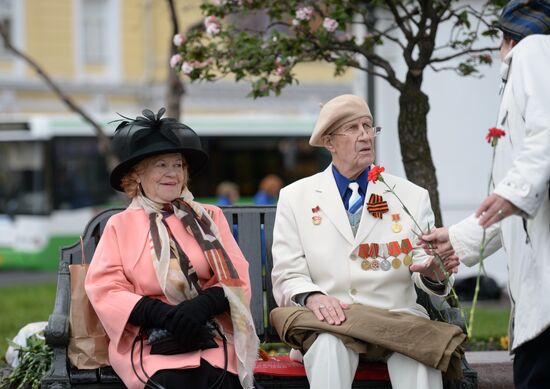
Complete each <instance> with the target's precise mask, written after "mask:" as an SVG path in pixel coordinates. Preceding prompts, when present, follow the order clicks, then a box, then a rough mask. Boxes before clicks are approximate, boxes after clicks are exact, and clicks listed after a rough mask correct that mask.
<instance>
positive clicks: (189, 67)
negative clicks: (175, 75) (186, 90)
mask: <svg viewBox="0 0 550 389" xmlns="http://www.w3.org/2000/svg"><path fill="white" fill-rule="evenodd" d="M193 70H195V67H194V66H193V64H192V63H191V62H187V61H185V62H184V63H183V65H181V72H182V73H183V74H190V73H191V72H192V71H193Z"/></svg>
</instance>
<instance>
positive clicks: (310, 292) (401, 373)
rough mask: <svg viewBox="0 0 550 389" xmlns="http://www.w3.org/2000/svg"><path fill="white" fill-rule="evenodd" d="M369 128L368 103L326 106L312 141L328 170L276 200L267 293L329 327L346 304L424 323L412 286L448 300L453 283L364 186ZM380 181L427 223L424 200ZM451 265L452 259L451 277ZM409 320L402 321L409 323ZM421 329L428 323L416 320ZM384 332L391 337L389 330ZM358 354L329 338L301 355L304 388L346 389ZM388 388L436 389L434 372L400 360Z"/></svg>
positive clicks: (349, 98)
mask: <svg viewBox="0 0 550 389" xmlns="http://www.w3.org/2000/svg"><path fill="white" fill-rule="evenodd" d="M379 131H380V128H379V127H374V125H373V118H372V115H371V113H370V110H369V107H368V105H367V103H366V102H365V101H364V100H363V99H361V98H359V97H357V96H353V95H342V96H338V97H336V98H334V99H332V100H330V101H329V102H328V103H326V104H325V105H324V106H323V107H322V109H321V112H320V115H319V118H318V120H317V123H316V125H315V128H314V130H313V133H312V135H311V138H310V141H309V143H310V144H311V145H312V146H316V147H325V148H326V149H327V150H328V151H329V152H330V154H331V156H332V163H331V164H330V166H328V167H327V168H326V169H325V170H324V171H323V172H321V173H318V174H315V175H313V176H311V177H307V178H304V179H302V180H299V181H297V182H295V183H293V184H291V185H289V186H287V187H285V188H283V189H282V190H281V192H280V195H279V202H278V206H277V215H276V220H275V229H274V236H273V272H272V279H273V294H274V296H275V299H276V301H277V303H278V304H279V306H286V307H288V306H296V305H303V306H305V307H307V308H309V309H310V310H311V311H312V312H313V313H314V314H315V317H316V318H317V319H318V320H319V321H321V322H325V323H328V324H330V325H331V327H332V326H334V327H338V326H341V325H342V326H343V325H345V320H346V310H347V309H348V306H350V305H351V304H362V305H365V306H370V307H376V308H382V309H383V310H387V311H392V312H406V313H409V314H410V315H417V316H422V317H425V318H427V317H428V315H427V313H426V310H425V309H424V308H423V307H422V306H421V305H419V304H417V302H416V298H417V295H416V292H415V288H414V285H415V284H416V285H417V286H418V287H419V288H421V289H422V290H424V291H426V292H427V293H429V294H438V295H446V294H447V293H448V292H449V290H450V288H451V284H452V276H451V277H450V278H447V279H446V278H445V276H444V274H443V272H442V270H441V268H440V266H439V264H438V263H437V262H436V261H435V260H434V258H432V257H429V256H428V255H426V254H425V253H424V252H423V251H422V250H416V249H415V248H414V247H413V246H412V245H411V242H415V241H416V238H415V235H414V233H413V230H414V225H413V221H412V220H411V219H410V217H409V216H407V214H406V213H405V212H404V211H403V208H402V207H401V205H400V204H399V202H398V201H397V199H396V198H395V197H394V196H393V195H391V194H387V193H385V190H386V187H385V186H384V184H382V183H381V182H370V183H369V182H368V179H367V177H368V172H369V169H370V168H371V166H372V164H373V162H374V137H375V136H376V135H377V134H378V132H379ZM383 176H384V180H385V181H386V182H387V183H388V184H389V185H390V186H392V187H393V186H395V191H396V193H397V194H398V195H399V196H400V198H401V199H402V200H403V201H404V202H405V204H406V205H407V207H408V209H409V211H410V212H411V213H412V215H413V216H414V217H415V219H416V220H417V221H418V222H419V223H420V225H422V226H426V225H428V224H429V225H433V222H434V217H433V212H432V210H431V208H430V199H429V196H428V192H427V191H426V190H424V189H422V188H420V187H418V186H416V185H415V184H413V183H411V182H409V181H407V180H405V179H402V178H399V177H395V176H392V175H390V174H386V173H384V175H383ZM457 265H458V260H457V259H456V258H455V257H453V256H449V257H448V258H447V259H446V261H445V268H446V270H447V271H449V272H451V273H452V272H453V271H454V269H455V268H456V266H457ZM406 316H409V315H406ZM422 321H427V320H424V319H422ZM389 331H391V329H389ZM358 360H359V355H358V353H357V352H355V351H353V350H351V349H350V348H348V347H346V346H345V345H344V344H343V342H342V341H341V340H340V339H339V338H337V337H335V336H333V335H332V334H330V333H322V334H320V335H319V336H318V337H317V338H316V340H315V342H314V343H313V345H312V346H311V347H310V348H309V350H308V351H307V352H306V353H305V355H304V365H305V369H306V372H307V377H308V380H309V382H310V386H311V387H312V388H315V389H319V388H331V389H334V388H351V385H352V382H353V377H354V374H355V371H356V369H357V366H358ZM387 364H388V370H389V374H390V378H391V382H392V387H393V388H394V389H405V388H406V389H411V388H413V389H414V388H418V389H421V388H422V389H426V388H441V387H442V378H441V372H440V371H438V370H436V369H433V368H431V367H428V366H426V365H424V364H421V363H419V362H417V361H416V360H414V359H412V358H409V357H407V356H405V355H402V354H399V353H393V354H392V355H391V356H390V357H389V359H388V360H387Z"/></svg>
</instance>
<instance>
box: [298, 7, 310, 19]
mask: <svg viewBox="0 0 550 389" xmlns="http://www.w3.org/2000/svg"><path fill="white" fill-rule="evenodd" d="M312 15H313V8H312V7H302V8H298V9H297V10H296V19H298V20H306V21H307V20H309V19H311V16H312Z"/></svg>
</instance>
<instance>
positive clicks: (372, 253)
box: [369, 243, 378, 258]
mask: <svg viewBox="0 0 550 389" xmlns="http://www.w3.org/2000/svg"><path fill="white" fill-rule="evenodd" d="M369 257H371V258H378V243H371V244H370V247H369Z"/></svg>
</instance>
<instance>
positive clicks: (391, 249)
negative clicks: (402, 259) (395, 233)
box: [386, 241, 401, 257]
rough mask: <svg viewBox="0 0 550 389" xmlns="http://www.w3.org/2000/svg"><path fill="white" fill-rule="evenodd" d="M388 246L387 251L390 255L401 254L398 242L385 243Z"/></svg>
mask: <svg viewBox="0 0 550 389" xmlns="http://www.w3.org/2000/svg"><path fill="white" fill-rule="evenodd" d="M386 245H387V246H388V253H389V254H390V255H391V256H392V257H397V256H398V255H399V254H401V250H400V249H399V243H398V242H396V241H393V242H389V243H386Z"/></svg>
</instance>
